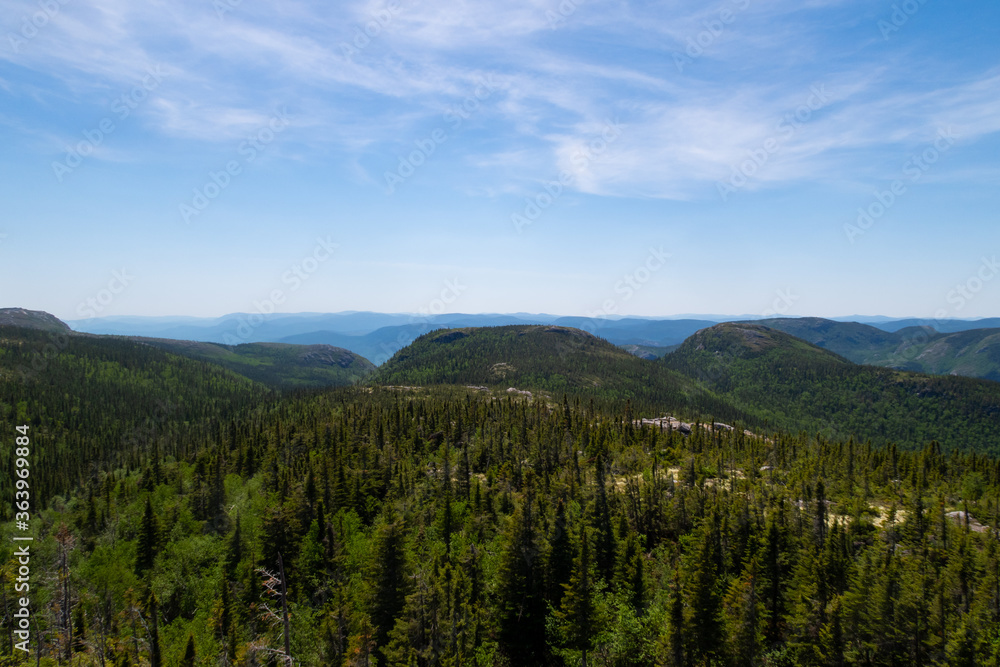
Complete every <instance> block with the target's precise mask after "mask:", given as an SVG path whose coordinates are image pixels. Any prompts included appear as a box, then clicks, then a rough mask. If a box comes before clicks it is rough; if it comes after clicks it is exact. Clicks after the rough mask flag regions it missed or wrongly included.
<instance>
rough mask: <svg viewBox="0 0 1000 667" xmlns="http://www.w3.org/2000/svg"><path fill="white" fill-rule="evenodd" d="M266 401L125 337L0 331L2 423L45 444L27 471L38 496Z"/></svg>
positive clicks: (176, 443) (168, 449)
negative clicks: (40, 490)
mask: <svg viewBox="0 0 1000 667" xmlns="http://www.w3.org/2000/svg"><path fill="white" fill-rule="evenodd" d="M272 396H273V392H271V391H270V390H269V389H267V388H266V387H264V386H263V385H261V384H258V383H255V382H252V381H250V380H249V379H247V378H245V377H243V376H242V375H238V374H236V373H233V372H230V371H228V370H226V369H224V368H221V367H219V366H215V365H210V364H205V363H202V362H198V361H194V360H191V359H186V358H184V357H180V356H177V355H174V354H170V353H168V352H166V351H163V350H158V349H155V348H152V347H150V346H148V345H140V344H139V343H136V342H133V341H130V340H127V339H123V338H111V337H101V336H80V335H59V334H54V333H50V332H47V331H40V330H36V329H31V328H25V327H0V420H3V421H4V422H6V423H7V424H8V425H10V428H11V429H13V425H14V424H28V425H30V427H31V436H32V438H33V441H34V442H38V443H44V445H43V446H41V447H38V448H37V449H35V450H34V451H35V455H36V459H35V461H34V462H33V464H32V466H33V469H32V473H31V474H32V479H35V478H36V477H37V478H38V480H39V481H38V484H40V485H41V487H40V488H44V489H45V492H44V493H43V494H41V496H42V497H44V498H49V499H51V498H54V497H55V496H56V495H57V494H59V493H62V492H64V491H65V490H67V489H70V488H73V486H75V484H76V483H78V482H79V481H80V478H81V477H83V476H87V475H90V474H92V473H96V471H100V470H112V469H114V468H116V467H120V466H124V465H129V464H130V462H131V463H133V464H134V461H135V460H136V458H137V453H138V452H143V453H146V452H149V451H151V450H152V449H153V448H154V447H156V448H159V451H160V452H161V453H162V454H163V455H164V456H166V455H167V454H175V453H177V452H178V451H181V450H180V448H182V447H183V446H185V445H184V444H183V443H186V442H189V441H190V438H193V437H195V435H196V434H198V433H201V432H207V433H210V434H212V435H214V433H215V432H216V428H217V424H219V423H224V422H225V421H228V420H229V419H230V418H232V417H233V416H234V415H235V414H237V413H239V412H241V411H245V410H248V409H250V408H252V407H253V406H255V405H258V404H259V403H260V402H261V401H263V400H266V399H269V398H271V397H272ZM12 432H13V431H12ZM12 451H13V450H12V449H11V448H5V449H4V450H3V454H2V457H0V461H3V462H9V456H10V455H11V453H12ZM56 461H58V465H56ZM4 469H5V470H11V469H12V468H7V467H5V468H4ZM58 469H62V470H68V469H70V470H73V471H74V473H73V475H75V476H73V477H67V476H65V475H62V476H60V475H56V473H55V471H56V470H58ZM34 484H35V482H33V485H34ZM33 488H38V487H35V486H33ZM8 509H9V508H8Z"/></svg>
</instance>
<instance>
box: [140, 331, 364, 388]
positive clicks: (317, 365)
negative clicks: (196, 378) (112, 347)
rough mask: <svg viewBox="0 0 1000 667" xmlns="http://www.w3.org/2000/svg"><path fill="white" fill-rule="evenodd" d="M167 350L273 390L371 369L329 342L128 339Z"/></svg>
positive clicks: (349, 380)
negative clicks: (218, 367) (294, 343)
mask: <svg viewBox="0 0 1000 667" xmlns="http://www.w3.org/2000/svg"><path fill="white" fill-rule="evenodd" d="M132 340H135V341H137V342H140V343H145V344H147V345H151V346H153V347H158V348H161V349H163V350H166V351H168V352H173V353H174V354H178V355H181V356H183V357H189V358H191V359H199V360H202V361H210V362H212V363H213V364H218V365H219V366H222V367H223V368H228V369H229V370H231V371H233V372H234V373H239V374H240V375H243V376H245V377H248V378H250V379H251V380H254V381H256V382H260V383H262V384H266V385H268V386H269V387H275V388H277V389H284V390H288V389H309V388H314V389H315V388H319V387H343V386H347V385H351V384H355V383H356V382H358V381H360V380H362V379H363V378H364V377H366V376H367V375H369V374H370V373H371V372H372V371H374V370H375V365H374V364H372V363H371V362H370V361H368V360H367V359H365V358H364V357H361V356H358V355H357V354H354V353H353V352H350V351H348V350H345V349H343V348H339V347H333V346H332V345H290V344H287V343H242V344H240V345H223V344H221V343H196V342H193V341H189V340H170V339H164V338H139V337H136V338H132Z"/></svg>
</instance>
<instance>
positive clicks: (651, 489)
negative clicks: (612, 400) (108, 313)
mask: <svg viewBox="0 0 1000 667" xmlns="http://www.w3.org/2000/svg"><path fill="white" fill-rule="evenodd" d="M36 400H38V401H45V400H49V401H51V400H55V397H54V396H52V395H39V396H38V397H36ZM29 405H31V406H34V405H36V404H35V403H34V402H32V403H30V404H29ZM639 416H645V415H640V414H639V412H638V411H637V410H636V411H635V413H633V406H632V405H631V404H630V403H628V402H625V403H621V404H618V405H617V406H616V407H613V408H612V407H601V406H600V405H597V404H595V403H593V402H590V401H586V400H578V399H574V398H569V397H567V398H565V399H563V401H562V402H558V401H556V402H552V401H550V400H545V399H541V398H538V397H535V399H533V400H529V399H526V398H523V397H516V398H515V397H512V396H508V395H502V394H501V393H500V392H497V393H490V392H483V391H476V390H466V389H464V388H462V389H459V388H434V389H414V390H406V389H397V390H391V389H383V388H378V387H370V388H364V389H340V390H333V391H328V392H323V393H316V394H310V395H299V396H293V397H286V398H283V399H280V400H279V399H275V400H273V401H272V402H271V403H269V404H267V405H256V406H255V405H251V404H250V403H247V404H242V405H233V406H232V412H231V413H230V417H231V419H228V420H226V421H225V422H224V423H223V425H222V427H221V428H218V429H216V430H214V431H213V430H212V429H201V430H199V429H191V430H188V429H186V428H181V427H180V426H178V427H177V428H176V429H174V428H166V429H164V430H163V431H162V434H161V438H160V442H161V445H160V454H159V457H157V456H154V455H153V454H152V453H151V452H149V451H146V452H145V453H144V455H143V453H139V454H137V458H136V460H135V461H132V460H130V459H123V463H122V465H120V466H117V467H115V468H109V469H105V470H100V471H97V472H96V473H95V474H93V475H90V476H87V477H86V478H85V479H83V480H82V484H81V486H80V488H79V489H78V490H77V491H76V492H75V493H72V494H68V495H67V498H66V499H65V500H60V501H59V502H52V503H50V505H51V507H49V509H47V510H46V511H45V512H44V513H43V515H42V516H41V517H39V518H38V519H36V524H37V538H38V541H36V542H35V547H34V548H35V549H36V551H35V556H34V557H33V558H34V559H35V560H33V561H32V566H33V572H37V579H35V580H33V581H34V582H35V584H36V585H35V586H33V588H32V597H33V604H34V613H35V620H36V621H37V626H36V627H37V636H38V637H40V638H41V640H42V641H41V645H42V648H43V652H44V660H47V661H48V664H53V663H60V664H73V665H154V666H158V665H217V664H229V665H267V664H271V665H277V664H281V662H282V660H283V659H284V657H285V651H286V649H285V647H286V640H287V646H288V651H289V652H290V654H291V657H292V658H293V659H294V660H295V662H296V664H303V665H376V664H377V665H428V666H430V665H442V666H443V665H580V664H585V665H609V666H610V665H616V666H627V665H664V666H666V665H677V666H681V665H683V666H687V665H711V664H717V665H730V664H731V665H763V664H767V665H845V664H851V665H943V664H955V665H989V664H994V665H995V664H998V661H1000V632H998V628H1000V571H998V562H1000V561H998V559H1000V550H998V544H997V531H996V526H997V525H998V520H1000V516H998V514H1000V495H998V488H1000V487H998V482H1000V465H998V462H997V461H996V460H995V459H992V458H989V457H986V456H984V455H981V454H972V453H963V452H959V451H950V452H949V451H942V448H941V447H940V446H939V445H938V444H937V443H936V442H930V443H929V444H927V445H926V446H925V447H924V448H922V449H920V450H916V451H903V450H899V449H897V448H896V447H894V446H889V447H874V446H872V445H871V444H870V443H864V444H862V443H858V442H855V441H853V440H848V441H846V442H831V441H828V440H826V439H825V438H822V437H805V436H789V435H782V434H772V435H770V436H769V437H767V438H764V437H758V436H753V435H749V434H747V433H744V432H743V431H742V430H740V429H734V430H728V429H725V428H721V427H719V428H716V429H714V430H713V429H708V428H703V427H696V428H695V429H694V430H693V432H692V434H691V435H690V436H683V435H681V434H680V433H678V432H671V431H668V430H663V429H660V428H651V427H648V426H647V427H639V426H637V425H636V423H635V421H634V420H635V418H637V417H639ZM57 417H58V413H57V411H56V410H54V409H50V410H48V411H46V412H45V413H44V414H42V415H41V416H40V417H39V421H40V423H38V424H37V425H36V427H37V429H38V430H39V431H42V430H44V429H45V428H48V425H49V422H51V421H52V420H54V419H56V418H57ZM36 437H38V436H37V434H36ZM41 441H42V439H41V438H38V442H39V444H41ZM180 441H183V442H184V443H185V446H184V447H183V448H181V447H179V446H178V443H179V442H180ZM167 449H169V450H170V451H171V452H175V453H174V454H172V455H167V456H165V455H163V454H162V452H163V451H165V450H167ZM46 465H49V466H52V467H53V470H58V469H59V468H60V467H61V465H62V462H61V461H60V460H52V461H48V462H47V463H46ZM66 465H67V466H70V467H72V466H73V465H74V464H73V463H72V462H71V461H67V462H66ZM987 526H988V527H987ZM10 544H11V542H10V540H9V539H3V540H2V541H0V567H3V568H4V569H3V570H2V573H3V579H4V581H3V583H2V591H3V594H2V595H3V597H0V605H2V606H3V609H4V612H3V614H4V628H3V631H2V632H0V655H8V656H9V655H12V653H13V651H12V639H11V636H10V633H9V628H10V622H11V616H10V615H11V613H12V610H13V605H14V602H13V600H12V599H11V594H10V591H11V577H12V576H13V572H12V570H11V568H10V566H9V565H8V564H9V563H10V562H11V558H10V550H11V547H10V546H9V545H10ZM283 590H285V591H286V594H285V595H282V591H283ZM286 627H287V628H288V634H287V635H286V634H285V628H286ZM44 660H43V663H44Z"/></svg>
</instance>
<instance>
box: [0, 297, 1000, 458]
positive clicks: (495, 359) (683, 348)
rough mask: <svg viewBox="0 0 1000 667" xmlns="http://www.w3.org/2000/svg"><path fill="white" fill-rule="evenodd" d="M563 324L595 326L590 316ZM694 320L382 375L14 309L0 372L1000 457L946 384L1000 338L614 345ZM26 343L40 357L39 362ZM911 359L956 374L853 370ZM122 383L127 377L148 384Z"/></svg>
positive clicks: (910, 333)
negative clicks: (394, 392) (416, 390)
mask: <svg viewBox="0 0 1000 667" xmlns="http://www.w3.org/2000/svg"><path fill="white" fill-rule="evenodd" d="M363 316H364V317H367V318H368V323H369V326H371V325H372V324H374V323H381V322H379V321H378V318H375V317H371V314H363ZM318 319H321V318H318ZM561 319H564V320H568V321H569V322H571V323H572V324H576V325H581V326H588V325H592V321H589V320H585V319H580V318H561ZM692 322H693V321H684V320H663V321H650V320H637V319H635V320H633V319H622V320H615V321H609V322H602V323H601V327H600V328H597V330H596V333H597V335H595V334H594V333H591V332H589V331H586V330H584V329H582V328H579V327H573V326H566V325H557V324H542V325H535V324H529V325H526V324H518V325H503V326H485V327H484V326H479V327H457V328H448V329H446V330H438V329H434V330H432V331H429V332H425V333H423V334H421V335H419V336H418V338H417V339H416V340H415V341H414V342H413V343H411V344H409V345H406V346H405V347H402V348H401V349H399V350H397V351H395V352H394V353H393V354H392V356H391V357H390V358H389V359H388V361H387V362H386V363H384V364H382V365H381V366H380V367H379V368H375V366H374V365H373V364H371V363H369V361H368V360H366V359H364V358H362V357H361V356H359V355H358V354H356V353H353V352H351V351H349V350H347V349H344V348H343V347H336V346H330V345H326V344H322V343H311V342H309V341H308V340H305V339H307V338H308V335H301V336H300V337H301V338H302V339H303V340H304V342H305V343H307V344H304V345H296V344H291V343H242V344H240V345H225V344H220V343H205V342H192V341H183V340H173V339H157V338H143V337H137V336H105V335H96V334H74V333H72V332H69V331H68V329H66V328H65V327H64V326H60V325H61V324H62V323H61V322H59V320H57V319H56V318H54V317H52V316H51V315H48V314H47V313H42V312H38V311H27V310H24V309H4V310H0V342H3V343H4V344H5V346H7V347H9V348H10V353H9V354H8V355H7V357H6V358H4V357H3V356H0V377H9V378H15V377H17V376H18V375H20V376H22V377H23V378H24V379H23V381H25V382H33V383H37V382H38V381H39V380H41V379H42V378H43V376H45V375H49V374H52V373H77V372H82V371H81V370H80V369H84V370H85V369H86V368H87V367H88V366H87V362H85V360H84V361H80V360H77V359H76V357H77V356H79V354H80V353H78V352H75V351H74V350H80V351H86V354H87V355H97V357H100V358H101V359H104V358H108V359H117V358H119V357H121V358H123V359H124V358H127V359H128V360H129V364H130V365H131V367H135V368H139V369H142V368H144V367H143V363H144V362H143V358H144V356H146V355H145V354H144V353H143V352H142V350H144V349H147V350H149V355H150V357H149V358H150V359H156V363H157V364H159V365H160V366H159V368H161V370H160V371H158V372H159V373H160V374H164V373H165V374H166V375H165V377H168V378H174V380H172V381H178V382H181V383H183V382H185V381H186V380H183V379H178V378H181V376H180V375H178V374H179V373H182V374H187V375H189V376H191V377H195V376H197V377H204V378H212V377H217V378H224V377H229V378H239V379H240V381H242V382H247V383H250V384H249V385H246V390H247V391H263V390H265V389H266V388H271V389H290V388H291V389H294V388H307V387H317V388H318V387H329V386H342V385H348V384H356V383H359V382H360V383H364V384H368V385H383V386H406V387H427V386H431V385H446V386H451V387H454V388H456V390H457V391H460V392H467V391H476V392H478V391H487V392H491V393H493V394H494V395H495V396H504V397H506V396H508V395H512V396H516V397H520V396H525V395H527V394H529V393H530V394H532V395H533V397H534V398H542V399H543V400H545V401H548V402H550V403H551V402H553V401H559V400H561V398H562V396H563V395H565V396H567V397H569V398H570V399H571V400H574V401H575V400H580V401H581V402H585V401H595V402H597V403H599V404H602V405H604V406H623V405H626V402H627V404H628V405H630V406H631V408H630V409H631V410H633V411H634V414H635V415H636V416H639V415H641V416H657V415H661V414H664V413H669V414H676V415H680V416H682V417H687V418H691V419H705V420H709V421H714V420H716V419H719V420H722V421H725V422H729V423H739V424H745V425H747V426H750V427H751V428H754V429H757V430H759V431H760V430H763V431H770V430H773V429H777V430H784V431H797V430H803V431H806V432H808V433H822V434H823V435H825V436H827V437H831V438H835V439H838V440H843V439H846V438H847V437H850V436H854V437H856V438H858V439H862V440H867V439H870V440H872V441H873V442H875V443H877V444H889V443H892V442H895V443H899V444H900V445H903V446H907V447H918V446H923V445H924V444H926V443H927V442H929V441H930V440H938V441H939V442H940V443H941V444H942V446H944V447H947V448H971V449H973V450H976V451H981V452H992V453H995V452H997V451H1000V431H998V430H997V428H996V424H997V423H998V420H1000V383H997V382H990V381H987V380H982V379H974V378H967V377H951V376H950V375H952V374H959V373H961V372H972V371H975V372H980V373H992V372H993V371H991V370H988V368H989V364H991V363H992V364H994V367H995V366H996V362H997V359H996V349H997V341H996V338H997V335H998V333H1000V331H998V330H982V329H971V330H968V331H964V332H959V333H938V332H936V331H934V330H932V329H929V328H920V327H907V328H904V329H901V330H898V331H895V332H890V331H885V330H883V329H881V328H876V327H872V326H869V325H865V324H860V323H843V322H834V321H831V320H823V319H819V318H802V319H773V320H766V321H758V322H733V323H722V324H714V325H711V326H709V327H702V328H700V329H699V330H698V331H697V332H695V333H693V334H691V335H688V336H687V337H686V338H685V340H684V341H683V343H681V344H680V345H679V346H678V347H677V349H676V350H674V351H672V352H669V353H667V354H666V355H664V356H662V357H661V358H653V359H643V358H639V357H638V356H636V355H635V354H632V353H630V352H635V351H637V350H639V349H641V347H642V346H640V345H638V344H634V343H633V344H629V346H634V347H636V350H630V351H626V349H623V348H622V347H621V346H618V345H614V344H612V343H611V342H609V339H610V337H611V336H610V335H608V334H609V333H611V334H613V335H614V336H616V337H620V338H619V339H624V338H625V336H626V335H627V334H631V335H632V336H634V338H632V340H646V339H645V338H644V336H649V337H654V338H655V337H660V338H656V340H664V338H665V337H670V336H678V335H680V333H679V332H680V331H683V330H684V328H685V327H690V326H694V324H693V323H692ZM357 323H358V320H355V324H357ZM413 326H414V325H413V324H409V325H396V326H388V327H380V328H378V329H375V330H374V331H371V332H369V334H368V335H369V336H371V335H372V334H376V333H378V332H382V333H380V334H379V335H380V336H382V338H381V339H379V338H371V339H370V340H371V341H372V344H377V341H378V340H381V341H382V343H383V344H384V345H385V346H386V347H385V348H384V349H386V350H388V349H391V347H393V346H395V345H397V344H401V341H402V340H403V339H404V338H405V336H408V335H411V334H413V333H414V332H415V331H416V329H414V328H413ZM67 334H69V335H67ZM337 335H338V336H341V339H342V340H346V339H348V338H350V335H349V334H337ZM355 336H357V335H355ZM47 341H51V342H47ZM8 344H9V345H8ZM46 346H47V347H46ZM31 347H36V348H38V350H41V351H37V352H34V353H31V352H30V349H29V348H31ZM50 348H52V349H50ZM46 350H48V351H47V352H46ZM63 351H65V352H66V354H63ZM46 355H48V356H46ZM53 355H54V357H53ZM122 355H124V356H122ZM50 357H52V358H50ZM904 357H905V364H903V365H910V366H920V367H921V368H924V367H927V368H930V367H933V368H941V369H946V370H947V373H948V374H937V375H929V374H926V373H916V372H911V371H909V370H898V369H893V368H881V367H878V366H875V365H864V364H862V363H858V362H856V361H855V359H856V360H858V361H864V362H867V363H868V364H872V363H876V362H877V363H880V364H882V365H889V364H890V363H892V362H893V360H896V361H899V360H900V359H903V358H904ZM95 358H96V357H95ZM191 360H195V361H196V362H197V363H196V364H194V365H192V364H191ZM81 363H82V364H83V365H82V366H81V365H80V364H81ZM101 363H103V362H101ZM32 369H34V371H33V370H32ZM213 369H214V370H213ZM122 372H124V371H122ZM143 372H145V371H143ZM227 374H228V375H227ZM122 377H123V379H122V381H123V382H133V381H137V380H132V379H127V378H126V377H125V376H122ZM142 381H145V380H142ZM198 381H199V382H201V380H198ZM226 381H227V382H231V381H230V380H226ZM237 384H238V383H237ZM233 386H236V385H233ZM240 391H244V390H242V389H241V390H240ZM241 400H242V399H241ZM616 409H617V408H616Z"/></svg>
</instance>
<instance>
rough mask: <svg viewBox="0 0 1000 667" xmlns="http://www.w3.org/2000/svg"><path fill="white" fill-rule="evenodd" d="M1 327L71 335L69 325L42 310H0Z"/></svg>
mask: <svg viewBox="0 0 1000 667" xmlns="http://www.w3.org/2000/svg"><path fill="white" fill-rule="evenodd" d="M0 326H5V327H25V328H28V329H40V330H42V331H49V332H54V333H70V332H71V329H70V328H69V325H67V324H66V323H65V322H63V321H62V320H60V319H59V318H57V317H56V316H54V315H50V314H49V313H46V312H44V311H41V310H26V309H24V308H0Z"/></svg>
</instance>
